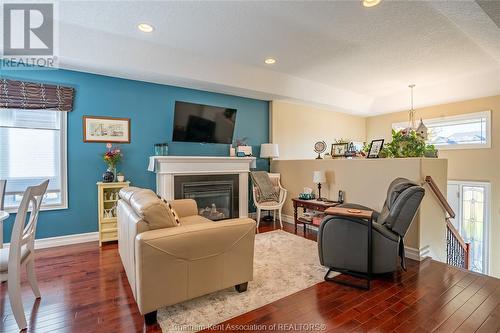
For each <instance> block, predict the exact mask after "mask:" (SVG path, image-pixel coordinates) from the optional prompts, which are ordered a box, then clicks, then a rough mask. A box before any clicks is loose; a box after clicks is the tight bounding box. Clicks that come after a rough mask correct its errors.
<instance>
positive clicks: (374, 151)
mask: <svg viewBox="0 0 500 333" xmlns="http://www.w3.org/2000/svg"><path fill="white" fill-rule="evenodd" d="M383 147H384V139H379V140H372V142H371V143H370V150H369V151H368V155H367V156H366V158H379V155H380V151H381V150H382V148H383Z"/></svg>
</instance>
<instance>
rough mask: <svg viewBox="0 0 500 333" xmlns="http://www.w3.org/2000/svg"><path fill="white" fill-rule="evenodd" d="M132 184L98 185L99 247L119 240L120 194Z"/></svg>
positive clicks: (99, 183) (101, 183) (100, 183)
mask: <svg viewBox="0 0 500 333" xmlns="http://www.w3.org/2000/svg"><path fill="white" fill-rule="evenodd" d="M129 184H130V182H114V183H103V182H98V183H97V198H98V201H99V203H98V217H99V246H102V243H104V242H109V241H115V240H117V239H118V228H117V223H118V220H117V218H116V204H117V203H118V199H119V196H118V192H120V189H122V188H124V187H128V186H129Z"/></svg>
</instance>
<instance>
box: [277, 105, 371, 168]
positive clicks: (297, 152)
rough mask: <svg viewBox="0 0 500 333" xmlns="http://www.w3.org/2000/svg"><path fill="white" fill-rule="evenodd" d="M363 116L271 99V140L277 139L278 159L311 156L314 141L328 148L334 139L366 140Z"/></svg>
mask: <svg viewBox="0 0 500 333" xmlns="http://www.w3.org/2000/svg"><path fill="white" fill-rule="evenodd" d="M365 122H366V121H365V118H363V117H359V116H352V115H347V114H343V113H338V112H333V111H328V110H323V109H318V108H314V107H310V106H305V105H300V104H292V103H286V102H281V101H273V102H271V122H270V123H271V142H273V143H277V144H278V145H279V149H280V159H301V158H314V157H316V154H315V153H314V151H313V146H314V143H315V142H316V141H325V142H326V143H327V145H328V149H327V151H328V152H329V151H330V147H331V144H332V143H333V142H334V141H335V139H339V138H346V139H351V140H352V141H360V142H364V141H365V135H366V129H365Z"/></svg>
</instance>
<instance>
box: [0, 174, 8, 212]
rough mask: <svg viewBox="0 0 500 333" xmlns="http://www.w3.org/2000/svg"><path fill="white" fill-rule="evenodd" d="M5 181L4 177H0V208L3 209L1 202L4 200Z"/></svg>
mask: <svg viewBox="0 0 500 333" xmlns="http://www.w3.org/2000/svg"><path fill="white" fill-rule="evenodd" d="M6 185H7V181H6V180H5V179H0V210H3V204H4V201H5V186H6Z"/></svg>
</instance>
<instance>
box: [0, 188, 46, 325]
mask: <svg viewBox="0 0 500 333" xmlns="http://www.w3.org/2000/svg"><path fill="white" fill-rule="evenodd" d="M48 184H49V181H48V180H46V181H44V182H43V183H41V184H40V185H36V186H29V187H28V188H27V189H26V191H25V192H24V195H23V199H22V200H21V204H20V205H19V209H18V211H17V215H16V220H15V221H14V227H13V229H12V235H11V239H10V246H9V249H3V250H2V255H1V257H0V280H1V281H4V280H5V278H7V289H8V293H9V299H10V306H11V308H12V313H13V314H14V318H15V319H16V322H17V326H19V329H21V330H23V329H25V328H26V327H27V324H26V316H25V315H24V308H23V301H22V298H21V268H22V267H23V266H26V272H27V276H28V281H29V283H30V285H31V289H32V290H33V293H34V294H35V297H36V298H40V297H41V296H40V290H39V289H38V284H37V280H36V274H35V232H36V224H37V221H38V213H39V211H40V205H41V204H42V199H43V196H44V194H45V191H46V190H47V186H48Z"/></svg>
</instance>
